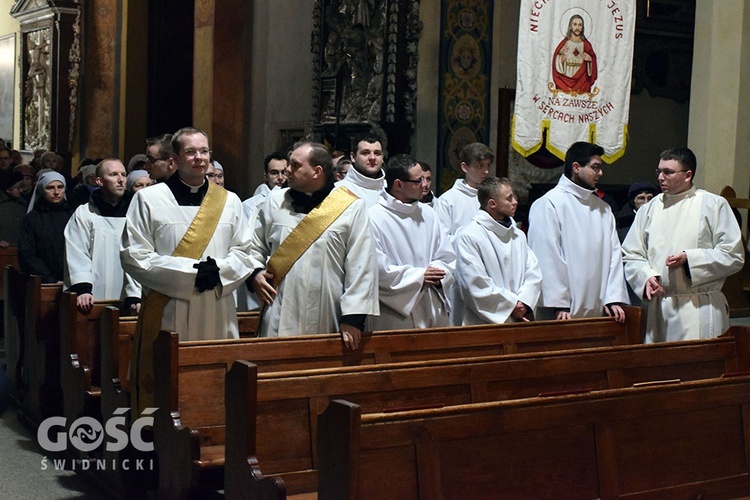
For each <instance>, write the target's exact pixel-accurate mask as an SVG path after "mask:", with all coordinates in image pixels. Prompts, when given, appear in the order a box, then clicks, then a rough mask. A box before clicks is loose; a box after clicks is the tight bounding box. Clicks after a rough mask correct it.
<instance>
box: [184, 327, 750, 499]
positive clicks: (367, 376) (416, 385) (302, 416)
mask: <svg viewBox="0 0 750 500" xmlns="http://www.w3.org/2000/svg"><path fill="white" fill-rule="evenodd" d="M233 371H235V372H238V373H237V374H235V375H234V378H231V376H232V372H233ZM254 372H255V367H254V365H252V364H250V363H247V362H243V361H240V362H237V363H235V364H234V366H233V367H232V369H231V371H230V373H229V374H228V375H227V387H226V393H227V394H247V393H248V392H249V391H251V389H252V388H253V387H256V386H257V389H256V391H257V392H256V393H255V397H256V398H257V407H256V404H255V400H251V401H238V400H236V399H227V417H226V421H227V426H226V434H227V435H228V436H237V435H241V434H240V433H242V432H243V430H242V429H243V428H245V427H248V428H252V429H255V428H256V427H257V433H256V435H257V450H256V446H255V445H253V446H252V447H249V448H248V447H247V444H246V443H244V442H241V441H239V440H235V439H230V440H228V441H227V443H226V456H227V459H226V465H225V470H226V477H227V478H229V477H234V476H237V475H238V476H240V477H247V476H248V471H247V465H246V463H248V462H250V461H251V458H252V459H255V458H257V461H258V462H259V463H260V465H261V466H262V468H263V471H264V472H265V473H267V474H280V475H281V476H282V478H283V479H284V482H285V484H286V488H287V490H288V492H289V493H290V494H298V493H308V492H314V491H315V490H316V487H317V477H316V464H317V463H318V457H317V456H316V450H315V442H316V439H315V438H316V424H317V422H316V419H317V415H318V414H319V413H321V412H322V411H323V410H324V409H325V408H326V406H328V404H329V402H330V401H331V400H332V399H337V398H346V399H347V401H350V402H353V403H356V404H358V405H360V406H361V408H362V411H363V412H368V413H372V412H382V411H402V410H403V409H408V408H415V407H423V408H425V407H444V406H454V405H461V404H469V403H482V402H488V401H502V400H509V399H520V398H528V397H533V396H538V395H539V394H555V393H571V392H590V391H593V390H596V391H599V390H605V389H612V388H621V387H629V386H631V385H633V384H639V383H648V382H653V381H655V380H656V381H660V380H682V381H686V380H697V379H707V378H715V377H720V376H722V375H723V374H726V373H738V372H748V373H750V327H732V328H731V329H730V330H728V331H727V332H726V333H725V335H724V336H722V337H721V338H718V339H710V340H701V341H691V342H679V343H677V342H675V343H663V344H656V345H638V346H616V347H605V348H595V349H577V350H570V351H558V352H546V353H531V354H523V355H509V356H492V357H483V358H464V359H457V360H439V361H430V362H411V363H400V364H384V365H378V366H367V367H347V368H337V369H321V370H300V371H296V372H279V373H265V374H260V375H258V376H257V380H256V377H255V376H254ZM191 375H192V374H191ZM194 383H195V382H194ZM230 384H233V385H232V386H231V387H230ZM233 412H237V414H234V415H231V413H233ZM241 450H246V451H247V453H245V454H243V453H242V451H241ZM256 452H257V455H254V454H253V455H252V456H251V455H250V453H256ZM230 457H232V458H230ZM238 457H240V458H239V461H238ZM232 460H234V461H232ZM225 493H226V495H227V497H229V498H238V497H241V494H240V493H241V492H238V491H236V490H233V489H232V486H231V483H229V482H227V483H226V485H225Z"/></svg>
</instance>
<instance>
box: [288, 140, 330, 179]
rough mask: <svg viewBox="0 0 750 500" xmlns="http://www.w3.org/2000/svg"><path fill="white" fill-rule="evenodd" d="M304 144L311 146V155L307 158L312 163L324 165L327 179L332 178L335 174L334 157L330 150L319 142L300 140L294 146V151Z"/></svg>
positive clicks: (313, 164)
mask: <svg viewBox="0 0 750 500" xmlns="http://www.w3.org/2000/svg"><path fill="white" fill-rule="evenodd" d="M302 146H310V155H309V156H308V158H307V161H308V162H309V163H310V165H312V166H313V167H315V166H317V165H320V166H321V167H323V173H324V174H325V176H326V180H328V179H330V178H331V176H333V159H332V158H331V153H329V152H328V148H326V147H325V146H324V145H323V144H321V143H319V142H312V141H299V142H296V143H295V144H294V146H292V151H294V150H295V149H297V148H299V147H302Z"/></svg>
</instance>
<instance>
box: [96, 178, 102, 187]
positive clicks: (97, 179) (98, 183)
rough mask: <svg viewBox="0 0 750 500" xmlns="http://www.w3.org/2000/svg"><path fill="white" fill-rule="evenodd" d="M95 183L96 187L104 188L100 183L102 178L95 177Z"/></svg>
mask: <svg viewBox="0 0 750 500" xmlns="http://www.w3.org/2000/svg"><path fill="white" fill-rule="evenodd" d="M95 182H96V185H97V186H99V187H104V183H103V182H102V178H101V177H97V178H96V181H95Z"/></svg>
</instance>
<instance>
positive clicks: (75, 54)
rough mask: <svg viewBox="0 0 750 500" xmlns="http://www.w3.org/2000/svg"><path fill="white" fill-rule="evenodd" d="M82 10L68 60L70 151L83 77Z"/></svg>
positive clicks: (76, 21) (74, 24) (77, 17)
mask: <svg viewBox="0 0 750 500" xmlns="http://www.w3.org/2000/svg"><path fill="white" fill-rule="evenodd" d="M81 52H82V51H81V10H78V13H77V14H76V20H75V22H74V23H73V45H71V47H70V53H69V55H68V58H69V60H70V71H69V76H68V85H69V86H70V98H69V100H70V139H69V144H68V149H69V150H71V151H72V150H73V143H74V142H75V138H76V135H75V130H76V116H77V115H76V113H77V111H78V82H79V79H80V77H81Z"/></svg>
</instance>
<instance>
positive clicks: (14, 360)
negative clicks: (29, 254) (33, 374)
mask: <svg viewBox="0 0 750 500" xmlns="http://www.w3.org/2000/svg"><path fill="white" fill-rule="evenodd" d="M4 274H5V283H6V284H7V286H6V287H5V291H4V295H5V300H4V303H3V308H4V318H3V321H4V332H5V352H6V369H5V374H6V380H7V381H8V387H9V388H10V395H11V398H12V400H13V403H14V404H15V405H16V407H21V406H23V401H24V399H25V394H26V382H25V381H24V378H23V362H24V357H25V355H26V338H25V332H26V294H25V293H24V292H25V290H26V281H27V280H28V279H29V278H28V276H27V275H26V273H23V272H21V271H19V270H18V269H17V268H15V267H13V266H5V272H4Z"/></svg>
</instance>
